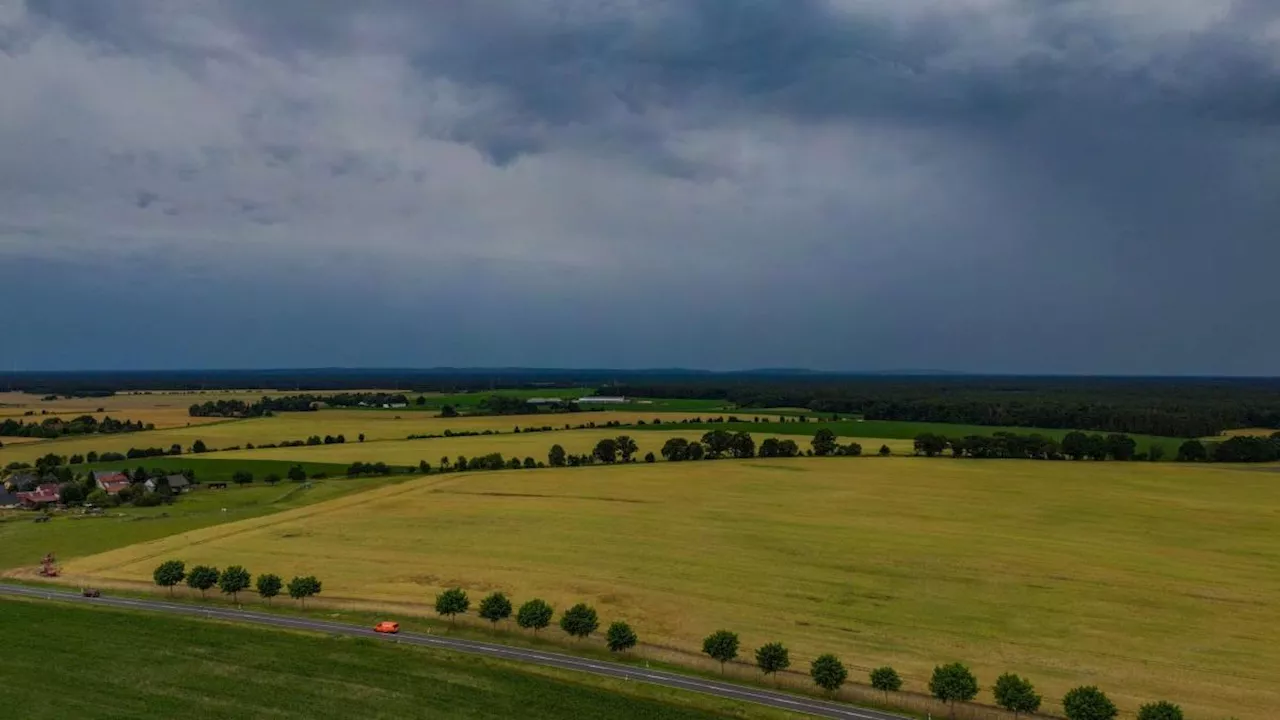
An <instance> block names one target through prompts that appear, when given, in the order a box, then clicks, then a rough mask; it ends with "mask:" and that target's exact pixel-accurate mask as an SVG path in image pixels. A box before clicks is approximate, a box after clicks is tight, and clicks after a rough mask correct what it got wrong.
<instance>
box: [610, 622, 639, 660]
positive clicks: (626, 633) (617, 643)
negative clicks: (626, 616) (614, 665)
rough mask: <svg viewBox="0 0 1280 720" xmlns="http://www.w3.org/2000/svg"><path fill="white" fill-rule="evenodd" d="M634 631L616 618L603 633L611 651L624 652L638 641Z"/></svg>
mask: <svg viewBox="0 0 1280 720" xmlns="http://www.w3.org/2000/svg"><path fill="white" fill-rule="evenodd" d="M639 640H640V639H639V638H638V637H637V636H636V631H635V630H632V629H631V626H630V625H628V624H626V623H625V622H623V621H621V620H618V621H615V622H614V623H613V624H612V625H610V626H609V631H608V632H606V633H605V642H607V643H608V645H609V650H610V651H612V652H626V651H628V650H630V649H631V648H633V647H635V646H636V643H637V642H639Z"/></svg>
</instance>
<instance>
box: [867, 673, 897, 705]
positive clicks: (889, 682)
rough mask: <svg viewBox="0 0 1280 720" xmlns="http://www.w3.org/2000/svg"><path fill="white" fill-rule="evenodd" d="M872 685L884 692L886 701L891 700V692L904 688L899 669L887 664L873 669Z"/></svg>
mask: <svg viewBox="0 0 1280 720" xmlns="http://www.w3.org/2000/svg"><path fill="white" fill-rule="evenodd" d="M871 687H873V688H875V689H876V690H879V691H880V692H882V693H884V701H885V702H886V703H888V702H889V693H891V692H898V691H899V690H901V689H902V677H901V676H899V675H898V671H897V670H894V669H893V668H891V667H889V666H888V665H885V666H884V667H878V668H876V669H875V670H872V671H871Z"/></svg>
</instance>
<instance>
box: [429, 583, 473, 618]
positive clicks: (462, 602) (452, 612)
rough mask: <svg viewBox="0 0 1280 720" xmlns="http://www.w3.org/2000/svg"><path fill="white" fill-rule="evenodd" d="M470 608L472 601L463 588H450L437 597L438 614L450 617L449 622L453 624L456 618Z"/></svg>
mask: <svg viewBox="0 0 1280 720" xmlns="http://www.w3.org/2000/svg"><path fill="white" fill-rule="evenodd" d="M469 607H471V600H469V599H468V598H467V593H466V591H465V590H463V589H462V588H450V589H449V590H445V591H444V592H442V593H440V594H439V595H437V596H436V612H437V613H439V614H440V615H446V616H448V618H449V622H453V620H454V618H455V617H456V616H458V615H461V614H463V613H465V612H466V611H467V608H469Z"/></svg>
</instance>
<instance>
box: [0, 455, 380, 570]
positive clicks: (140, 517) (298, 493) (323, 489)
mask: <svg viewBox="0 0 1280 720" xmlns="http://www.w3.org/2000/svg"><path fill="white" fill-rule="evenodd" d="M404 479H405V477H404V476H392V477H374V478H360V479H350V480H348V479H335V480H321V481H315V482H311V483H308V484H305V485H298V484H294V483H290V482H284V483H281V484H279V485H276V486H275V487H270V486H267V485H263V484H254V485H249V486H245V487H236V486H232V487H229V488H227V489H226V490H203V489H202V490H196V491H193V492H190V493H186V494H184V495H182V496H181V497H180V498H179V499H178V500H177V501H176V502H174V503H173V504H172V505H167V506H161V507H154V508H133V507H122V508H114V509H112V510H110V511H109V512H108V513H107V514H106V515H104V516H100V517H92V516H77V515H64V516H58V517H55V518H53V520H52V521H50V522H47V523H34V522H32V518H33V517H34V515H33V514H32V513H28V512H21V511H16V512H8V513H5V512H0V570H11V569H14V568H18V567H25V566H30V567H35V566H36V565H37V564H38V563H39V561H40V558H41V557H43V556H44V554H45V553H48V552H52V553H54V554H55V555H57V557H58V559H59V560H69V559H71V558H76V557H83V556H86V555H93V554H96V553H100V552H106V551H107V550H113V549H115V548H121V547H125V546H128V545H133V544H136V543H141V542H147V541H149V540H156V539H159V538H162V537H167V536H169V535H176V534H178V533H183V532H187V531H190V530H198V529H200V528H205V527H210V526H212V525H220V524H222V523H226V522H233V521H236V520H245V519H248V518H253V517H259V516H262V515H270V514H271V513H276V512H281V511H284V510H290V509H293V508H298V507H302V506H304V505H310V504H312V503H318V502H324V501H325V500H332V499H334V498H338V497H342V496H343V495H348V494H351V493H355V492H359V491H362V490H369V489H372V488H376V487H381V486H383V485H387V484H391V483H395V482H400V481H403V480H404Z"/></svg>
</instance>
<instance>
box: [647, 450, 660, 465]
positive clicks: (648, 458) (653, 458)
mask: <svg viewBox="0 0 1280 720" xmlns="http://www.w3.org/2000/svg"><path fill="white" fill-rule="evenodd" d="M644 461H645V462H647V463H651V462H657V461H658V458H656V457H654V456H653V453H651V452H647V453H645V454H644Z"/></svg>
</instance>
